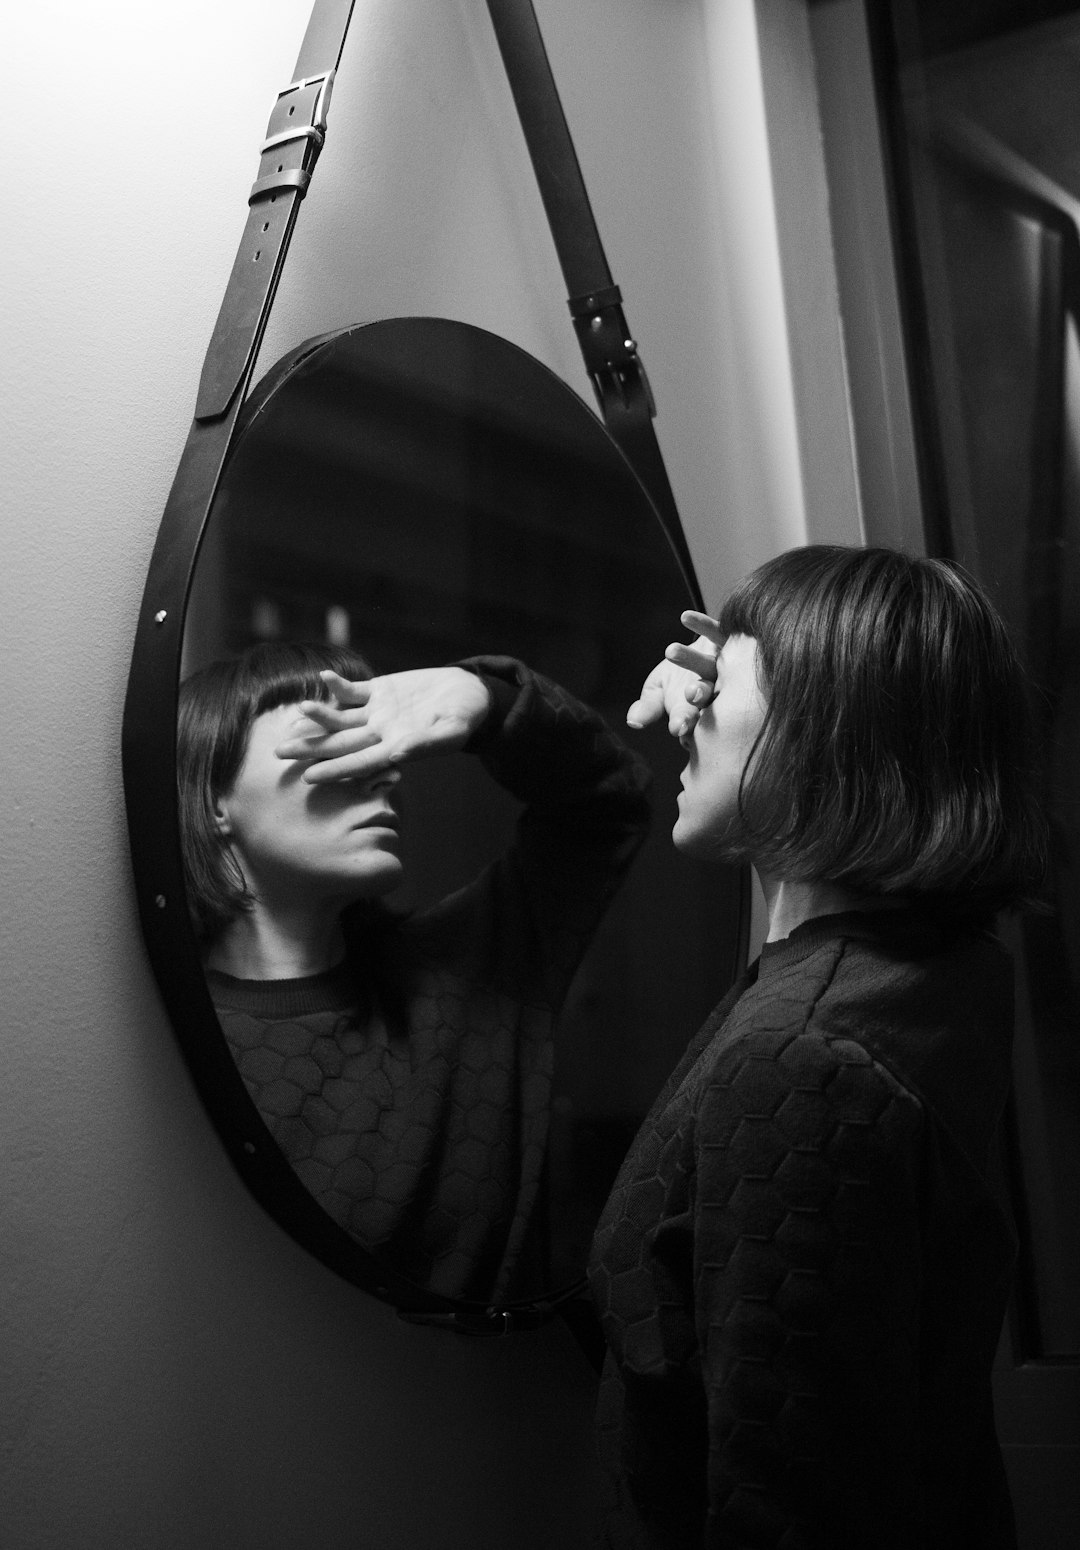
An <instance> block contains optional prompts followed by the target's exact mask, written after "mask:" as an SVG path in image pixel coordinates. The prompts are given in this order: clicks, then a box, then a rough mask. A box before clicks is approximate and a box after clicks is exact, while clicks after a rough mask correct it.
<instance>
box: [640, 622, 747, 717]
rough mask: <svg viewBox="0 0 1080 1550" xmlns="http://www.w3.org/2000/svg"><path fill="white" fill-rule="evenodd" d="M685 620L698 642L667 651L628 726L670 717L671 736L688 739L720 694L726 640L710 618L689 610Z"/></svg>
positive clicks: (645, 688)
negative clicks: (718, 672) (718, 685)
mask: <svg viewBox="0 0 1080 1550" xmlns="http://www.w3.org/2000/svg"><path fill="white" fill-rule="evenodd" d="M681 618H682V623H683V624H684V625H685V626H686V628H687V629H688V630H693V631H694V632H695V633H696V635H697V639H696V640H695V641H692V642H691V643H690V644H689V645H683V644H681V643H680V642H678V641H676V642H674V643H673V644H672V645H670V646H669V647H668V648H667V650H666V651H665V652H664V660H663V661H662V662H658V663H657V664H656V666H655V667H654V668H653V670H652V672H651V673H650V674H649V676H648V678H646V680H645V682H644V684H643V685H642V688H641V694H640V695H639V697H638V698H637V699H636V700H635V701H634V703H633V704H632V705H631V706H630V709H629V710H628V711H627V713H626V722H627V725H628V726H631V727H647V726H651V725H652V724H653V723H654V722H656V721H661V720H663V718H664V717H665V716H666V717H667V724H668V731H669V732H670V733H671V735H672V736H673V737H685V736H686V735H687V734H688V733H689V732H692V731H693V728H694V724H695V723H696V721H697V718H698V717H699V716H700V715H701V712H702V711H703V710H704V708H705V706H706V705H708V703H709V701H710V700H711V699H712V698H713V695H714V694H715V692H716V659H717V657H718V656H719V654H720V650H721V648H722V646H723V644H724V636H723V635H722V634H721V632H720V628H719V626H718V625H717V623H716V620H715V619H710V618H709V616H708V614H699V613H698V612H697V611H696V610H695V609H687V611H686V612H685V613H684V614H683V615H682V616H681Z"/></svg>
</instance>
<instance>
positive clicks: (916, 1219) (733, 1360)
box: [590, 910, 1015, 1550]
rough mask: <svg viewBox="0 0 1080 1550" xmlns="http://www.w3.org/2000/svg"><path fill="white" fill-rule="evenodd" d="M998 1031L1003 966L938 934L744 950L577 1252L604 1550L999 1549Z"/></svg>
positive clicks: (854, 919)
mask: <svg viewBox="0 0 1080 1550" xmlns="http://www.w3.org/2000/svg"><path fill="white" fill-rule="evenodd" d="M1011 1033H1012V975H1011V967H1010V964H1009V960H1008V958H1007V956H1006V955H1005V953H1004V952H1003V951H1002V950H1001V948H1000V947H999V946H998V945H997V944H996V943H995V942H994V941H993V940H992V939H991V938H990V937H988V936H985V935H981V934H977V933H974V932H966V931H963V930H961V929H959V928H957V927H956V926H955V925H953V926H950V925H949V924H947V923H946V922H944V921H943V920H942V919H940V918H939V919H934V918H932V917H930V916H928V915H925V914H918V913H915V912H912V911H907V910H905V911H901V912H896V913H895V914H893V913H891V912H885V913H881V914H861V915H860V914H848V915H837V916H832V917H823V918H820V919H817V920H814V921H810V922H808V923H806V924H805V925H804V926H802V927H800V928H799V929H797V930H796V931H794V932H793V933H792V934H791V936H790V937H788V938H787V939H786V940H784V941H782V942H778V943H775V944H770V945H768V946H766V947H765V949H764V950H763V952H762V955H761V958H760V960H759V962H758V964H756V965H755V966H754V968H753V969H752V970H751V971H750V973H749V974H748V975H747V976H745V977H744V979H743V980H742V981H740V983H739V984H738V985H736V986H735V988H734V989H733V991H732V992H731V993H730V994H729V996H728V997H727V998H726V999H725V1001H724V1002H722V1003H721V1005H720V1006H719V1007H718V1008H717V1009H716V1011H715V1012H714V1014H713V1015H712V1017H711V1018H710V1019H709V1021H708V1022H707V1023H706V1024H705V1026H704V1027H703V1028H702V1029H701V1031H700V1033H699V1034H698V1035H697V1037H696V1038H695V1039H694V1040H693V1041H692V1043H691V1045H690V1046H689V1048H688V1050H687V1052H686V1054H685V1056H684V1058H683V1060H682V1061H681V1063H680V1065H679V1066H678V1068H677V1069H676V1070H675V1072H674V1073H673V1074H672V1076H671V1078H670V1079H669V1081H668V1083H667V1085H666V1087H665V1089H664V1091H663V1092H662V1093H661V1095H660V1097H659V1099H658V1101H657V1103H656V1105H655V1106H654V1108H653V1110H652V1112H651V1114H650V1115H649V1117H648V1119H647V1120H646V1122H645V1124H644V1126H643V1127H642V1129H641V1131H640V1133H639V1135H638V1137H637V1139H636V1141H635V1142H634V1144H633V1146H632V1148H631V1150H630V1152H629V1154H628V1156H627V1158H626V1160H625V1162H624V1165H623V1168H622V1171H621V1173H620V1175H619V1177H618V1179H617V1181H616V1184H615V1187H614V1190H613V1193H612V1195H611V1198H610V1200H609V1202H608V1205H607V1207H606V1209H605V1212H604V1215H603V1218H602V1220H601V1222H600V1225H599V1228H598V1231H597V1234H596V1239H595V1243H594V1248H593V1259H592V1264H591V1271H590V1276H591V1282H592V1288H593V1293H594V1297H595V1300H596V1303H597V1306H598V1309H599V1312H600V1315H601V1319H602V1322H603V1326H604V1331H605V1335H606V1338H607V1342H608V1347H609V1353H608V1358H607V1363H606V1367H605V1372H604V1377H603V1380H602V1384H601V1396H600V1405H599V1412H598V1421H599V1438H600V1449H601V1456H602V1459H603V1462H604V1465H605V1469H606V1475H607V1482H608V1501H607V1504H606V1517H605V1526H604V1530H603V1535H602V1542H603V1543H604V1544H606V1545H609V1546H612V1547H619V1550H624V1547H645V1546H648V1547H651V1550H660V1547H664V1550H667V1547H671V1550H674V1547H679V1550H687V1547H698V1546H714V1547H721V1546H723V1547H725V1550H728V1547H731V1550H735V1547H740V1550H742V1547H769V1550H810V1547H814V1550H826V1547H827V1550H849V1547H850V1550H856V1547H857V1550H901V1547H902V1550H931V1547H935V1550H936V1547H941V1550H945V1547H948V1550H960V1547H971V1550H974V1547H976V1546H977V1547H979V1550H986V1547H989V1546H994V1547H999V1546H1001V1547H1004V1546H1010V1545H1013V1544H1015V1539H1014V1536H1013V1530H1012V1514H1011V1509H1010V1505H1009V1500H1008V1493H1007V1489H1006V1487H1005V1482H1004V1473H1003V1469H1002V1463H1001V1456H1000V1450H999V1448H998V1445H997V1440H996V1437H995V1434H994V1427H993V1417H992V1410H991V1397H990V1368H991V1363H992V1360H993V1355H994V1350H995V1346H996V1342H997V1339H998V1336H999V1333H1000V1329H1001V1324H1002V1320H1003V1316H1004V1312H1005V1305H1006V1298H1007V1291H1008V1285H1009V1280H1010V1274H1011V1267H1012V1263H1013V1258H1014V1238H1013V1233H1012V1230H1011V1226H1010V1224H1009V1220H1008V1217H1007V1215H1006V1213H1005V1212H1004V1211H1003V1209H1002V1207H1001V1205H1000V1204H999V1202H998V1199H997V1191H996V1189H995V1187H994V1185H993V1182H992V1180H993V1173H994V1170H993V1165H992V1157H993V1154H994V1151H995V1138H996V1131H997V1126H998V1123H999V1120H1000V1116H1001V1112H1002V1107H1003V1104H1004V1101H1005V1097H1006V1093H1007V1088H1008V1081H1009V1051H1010V1042H1011Z"/></svg>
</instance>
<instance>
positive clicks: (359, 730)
mask: <svg viewBox="0 0 1080 1550" xmlns="http://www.w3.org/2000/svg"><path fill="white" fill-rule="evenodd" d="M319 677H320V678H321V679H322V681H323V683H325V684H326V686H327V688H328V689H329V690H330V693H331V695H332V696H333V698H332V699H329V700H304V702H303V703H302V705H301V706H300V709H301V710H302V711H303V713H304V715H305V716H307V717H308V719H309V720H311V721H314V722H315V723H316V724H317V725H318V726H320V727H321V728H322V729H323V730H322V732H321V733H317V734H315V735H314V736H310V737H296V738H291V739H290V740H289V741H288V742H284V743H281V744H280V745H279V746H278V748H277V749H276V752H277V755H278V758H279V759H303V760H305V761H306V762H307V765H308V767H307V769H305V770H304V772H303V778H304V779H305V780H306V781H310V782H311V783H312V784H313V785H321V784H322V783H324V782H326V781H334V780H370V779H371V778H372V777H374V776H376V775H379V774H382V773H383V772H385V771H386V770H388V769H393V768H394V767H395V766H396V765H398V764H401V763H403V762H404V761H405V760H407V759H424V758H428V757H429V756H430V755H432V754H438V753H451V752H453V750H455V749H457V748H460V747H461V746H462V745H463V744H464V743H465V742H467V741H468V739H469V738H470V737H471V736H472V734H473V733H474V732H475V731H477V729H478V728H479V727H480V726H481V725H482V724H483V722H484V719H485V718H486V716H487V713H488V710H489V709H490V705H491V700H490V696H489V695H488V691H487V689H486V688H485V686H484V684H483V682H482V680H481V679H479V678H478V677H477V676H476V674H475V673H469V672H467V671H466V670H465V669H464V668H463V667H426V668H418V669H414V670H412V671H409V672H405V673H386V674H384V675H383V676H382V677H381V678H368V679H362V680H359V681H356V682H353V681H351V680H350V679H348V678H342V677H341V676H340V675H339V674H338V673H333V672H330V671H329V670H327V671H324V672H322V673H320V674H319Z"/></svg>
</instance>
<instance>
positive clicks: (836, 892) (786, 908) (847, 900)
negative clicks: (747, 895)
mask: <svg viewBox="0 0 1080 1550" xmlns="http://www.w3.org/2000/svg"><path fill="white" fill-rule="evenodd" d="M758 881H759V882H760V883H761V891H762V893H763V894H764V895H765V908H766V910H767V912H768V917H769V931H768V935H767V936H766V938H765V940H766V941H767V942H780V941H782V940H783V939H784V937H786V936H790V935H791V933H792V932H793V931H794V930H795V928H796V926H801V925H803V924H804V923H805V922H806V921H808V920H815V919H816V918H817V917H818V916H819V915H839V914H841V913H842V912H843V911H845V910H880V909H890V908H894V907H895V906H896V905H898V904H899V903H900V902H901V901H900V900H895V901H894V900H891V899H890V900H885V899H880V898H876V897H871V896H868V895H866V894H862V893H853V892H852V891H851V890H850V889H848V888H837V887H835V886H834V885H833V884H832V883H793V882H787V881H785V880H784V879H783V878H778V877H765V876H764V875H763V874H762V873H760V872H759V873H758Z"/></svg>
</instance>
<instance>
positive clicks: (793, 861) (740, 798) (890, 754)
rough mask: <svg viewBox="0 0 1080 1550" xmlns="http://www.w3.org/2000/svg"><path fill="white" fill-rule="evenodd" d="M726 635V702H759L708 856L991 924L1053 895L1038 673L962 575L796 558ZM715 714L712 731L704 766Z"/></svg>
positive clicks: (779, 565)
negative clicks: (1048, 877) (1039, 790)
mask: <svg viewBox="0 0 1080 1550" xmlns="http://www.w3.org/2000/svg"><path fill="white" fill-rule="evenodd" d="M719 625H720V629H721V631H722V633H724V634H725V635H726V636H728V637H729V639H728V644H727V646H726V647H725V650H724V654H723V657H722V659H721V665H720V679H719V680H718V696H717V700H716V701H715V702H714V706H716V707H718V708H719V713H720V715H721V716H723V715H724V714H725V710H726V713H728V714H730V713H732V710H733V707H736V702H737V704H738V706H742V712H741V714H742V720H741V721H738V727H739V728H741V729H742V731H743V732H744V733H745V734H746V738H747V747H746V757H744V758H743V760H742V763H741V767H740V773H739V776H738V782H737V785H738V789H737V794H736V798H735V801H734V804H733V805H734V813H728V814H725V815H720V814H719V813H718V816H719V817H720V818H721V821H719V822H718V823H717V824H716V826H715V827H714V828H713V830H712V831H711V832H709V833H707V832H706V829H707V826H705V825H702V824H701V823H700V822H699V823H698V825H697V827H696V830H695V832H694V835H693V839H692V844H691V846H690V848H694V849H696V850H699V851H700V850H703V849H705V848H709V847H711V848H712V850H713V853H714V854H722V855H724V856H726V857H727V858H729V859H735V858H737V859H750V860H753V862H754V864H755V865H756V866H757V867H758V868H759V870H761V871H762V872H765V873H767V874H769V875H771V876H774V877H777V878H785V879H790V880H792V881H801V882H818V883H825V882H827V883H831V884H833V885H836V886H838V887H841V888H845V889H848V890H851V891H852V892H858V893H861V894H868V895H874V896H886V897H887V896H893V897H896V896H900V897H906V896H914V897H920V898H931V899H935V900H940V901H941V902H944V903H949V904H950V905H953V906H956V907H962V908H964V909H966V910H970V911H973V912H976V913H981V914H987V915H989V914H991V913H992V912H993V911H995V910H996V909H999V908H1002V907H1006V906H1009V905H1011V904H1016V903H1019V902H1022V901H1023V900H1025V899H1027V898H1029V897H1031V896H1032V895H1033V894H1034V893H1036V892H1037V890H1038V888H1039V886H1040V882H1041V878H1042V868H1043V829H1042V820H1041V817H1040V815H1039V810H1038V804H1037V802H1036V800H1035V794H1034V750H1033V737H1032V730H1031V721H1030V712H1029V709H1028V702H1027V695H1026V688H1025V682H1024V676H1023V672H1022V669H1021V668H1020V666H1019V663H1018V661H1017V658H1016V654H1015V652H1014V650H1013V647H1012V645H1011V643H1010V641H1009V638H1008V635H1007V633H1006V630H1005V627H1004V625H1003V623H1002V621H1001V619H1000V618H999V616H998V614H997V613H996V611H995V610H994V608H993V607H992V605H991V604H990V602H989V601H988V600H987V598H986V596H985V595H984V593H983V592H982V591H981V590H980V588H979V587H978V586H977V585H976V584H975V582H974V581H972V579H971V578H970V577H969V576H967V575H966V574H965V573H964V572H963V571H962V570H961V569H960V568H959V567H957V566H955V565H953V564H951V563H950V562H947V561H942V560H927V559H911V558H908V557H906V556H904V555H901V554H898V553H895V552H893V551H891V550H886V549H846V548H839V547H832V546H825V545H812V546H809V547H807V548H804V549H795V550H791V551H790V552H788V553H786V554H782V555H780V556H778V557H777V558H776V559H774V560H771V561H769V562H768V563H767V564H765V565H763V566H761V567H760V568H759V569H758V570H756V571H754V572H753V573H752V574H751V575H750V576H748V577H747V578H746V579H745V580H744V581H742V582H741V583H740V584H739V585H738V586H737V587H736V588H735V590H734V592H733V593H732V594H731V596H730V597H729V598H728V600H727V602H726V603H725V605H724V607H723V609H722V611H721V614H720V619H719ZM749 641H752V642H753V643H754V645H753V646H751V645H749ZM747 658H749V659H750V661H749V666H748V665H747V660H746V659H747ZM725 663H726V664H727V666H728V670H729V673H730V676H731V680H732V682H730V683H729V685H728V690H727V693H726V696H725V690H724V676H723V675H724V670H725ZM754 689H756V691H757V699H756V702H755V700H754V694H753V691H754ZM714 706H710V707H708V709H707V710H706V712H705V714H704V715H703V716H702V718H701V722H699V729H698V731H697V732H696V733H695V738H694V742H695V746H696V748H697V750H698V755H697V756H698V757H699V758H700V757H702V755H703V753H704V751H705V750H706V749H707V747H708V745H709V743H710V735H711V733H712V732H713V731H714V723H715V721H716V715H717V712H716V711H715V710H714ZM736 719H737V720H738V717H736ZM694 760H695V753H694V752H693V751H692V753H691V769H692V768H693V765H694ZM701 789H703V790H705V789H706V788H704V787H702V788H701ZM699 808H700V802H699ZM676 837H677V838H678V829H677V831H676Z"/></svg>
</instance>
